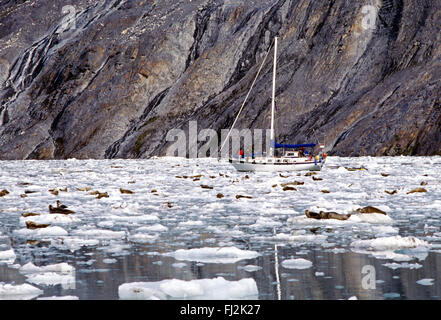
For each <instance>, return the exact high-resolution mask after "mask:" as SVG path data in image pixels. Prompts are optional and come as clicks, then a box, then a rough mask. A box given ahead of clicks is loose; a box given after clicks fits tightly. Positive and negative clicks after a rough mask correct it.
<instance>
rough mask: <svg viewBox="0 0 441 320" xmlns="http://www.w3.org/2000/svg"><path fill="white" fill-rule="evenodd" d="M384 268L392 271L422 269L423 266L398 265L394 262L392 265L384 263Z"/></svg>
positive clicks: (414, 264)
mask: <svg viewBox="0 0 441 320" xmlns="http://www.w3.org/2000/svg"><path fill="white" fill-rule="evenodd" d="M383 266H385V267H388V268H390V269H393V270H395V269H419V268H422V267H423V266H422V265H420V264H419V263H407V262H405V263H396V262H392V263H384V264H383Z"/></svg>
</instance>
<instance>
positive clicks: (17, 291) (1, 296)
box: [0, 282, 43, 300]
mask: <svg viewBox="0 0 441 320" xmlns="http://www.w3.org/2000/svg"><path fill="white" fill-rule="evenodd" d="M41 294H43V290H41V289H38V288H37V287H34V286H32V285H30V284H27V283H24V284H18V285H13V284H9V283H7V284H3V283H1V282H0V300H30V299H33V298H35V297H37V296H39V295H41Z"/></svg>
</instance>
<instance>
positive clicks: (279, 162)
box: [221, 37, 327, 172]
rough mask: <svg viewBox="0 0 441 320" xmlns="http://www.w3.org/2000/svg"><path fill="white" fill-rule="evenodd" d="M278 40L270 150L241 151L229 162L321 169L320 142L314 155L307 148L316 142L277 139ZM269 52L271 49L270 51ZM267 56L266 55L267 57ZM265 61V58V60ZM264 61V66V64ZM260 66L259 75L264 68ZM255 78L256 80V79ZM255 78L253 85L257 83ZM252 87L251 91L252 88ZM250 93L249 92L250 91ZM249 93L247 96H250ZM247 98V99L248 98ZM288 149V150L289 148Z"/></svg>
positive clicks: (251, 167)
mask: <svg viewBox="0 0 441 320" xmlns="http://www.w3.org/2000/svg"><path fill="white" fill-rule="evenodd" d="M277 40H278V38H277V37H275V39H274V65H273V84H272V102H271V131H270V132H271V133H270V135H271V136H270V147H269V152H268V153H267V154H262V155H261V156H258V157H256V156H254V155H250V156H248V155H244V154H243V152H242V151H241V153H240V155H239V156H238V157H230V158H229V162H230V163H231V164H232V165H233V166H234V168H236V170H237V171H269V172H276V171H301V170H309V171H320V170H321V169H322V167H323V165H324V164H325V161H326V156H327V155H326V153H323V149H324V145H323V144H320V145H319V149H320V152H319V154H317V155H313V154H312V153H309V152H308V151H307V148H314V147H316V146H317V144H315V143H306V144H279V143H277V142H276V141H275V132H274V115H275V92H276V70H277ZM268 52H269V51H268ZM265 58H266V57H265ZM263 63H265V59H264V61H263ZM263 63H262V66H263ZM262 66H261V67H260V69H259V71H258V73H257V75H256V79H257V76H258V74H259V72H260V70H261V68H262ZM256 79H255V80H256ZM255 80H254V82H253V84H252V86H253V85H254V83H255ZM252 86H251V88H250V91H251V89H252ZM248 95H249V92H248ZM248 95H247V97H248ZM247 97H246V98H245V101H246V99H247ZM245 101H244V103H243V104H242V107H241V109H240V110H239V113H238V115H237V117H236V119H235V121H234V123H233V126H232V128H231V129H230V132H231V131H232V129H233V127H234V124H235V123H236V121H237V118H238V117H239V115H240V112H241V110H242V108H243V106H244V105H245ZM228 138H229V135H228V136H227V138H226V140H225V141H224V144H223V145H222V147H221V150H222V148H223V147H224V145H225V142H226V141H227V140H228ZM278 149H282V150H281V151H282V152H279V150H278ZM287 149H288V150H287ZM280 153H281V155H279V154H280Z"/></svg>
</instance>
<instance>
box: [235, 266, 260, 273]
mask: <svg viewBox="0 0 441 320" xmlns="http://www.w3.org/2000/svg"><path fill="white" fill-rule="evenodd" d="M237 269H241V270H244V271H246V272H254V271H258V270H261V269H262V267H259V266H256V265H252V264H248V265H246V266H243V267H242V266H238V267H237Z"/></svg>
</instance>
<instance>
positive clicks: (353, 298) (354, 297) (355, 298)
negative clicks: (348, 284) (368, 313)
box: [348, 296, 358, 300]
mask: <svg viewBox="0 0 441 320" xmlns="http://www.w3.org/2000/svg"><path fill="white" fill-rule="evenodd" d="M348 300H358V298H357V296H352V297H349V298H348Z"/></svg>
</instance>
